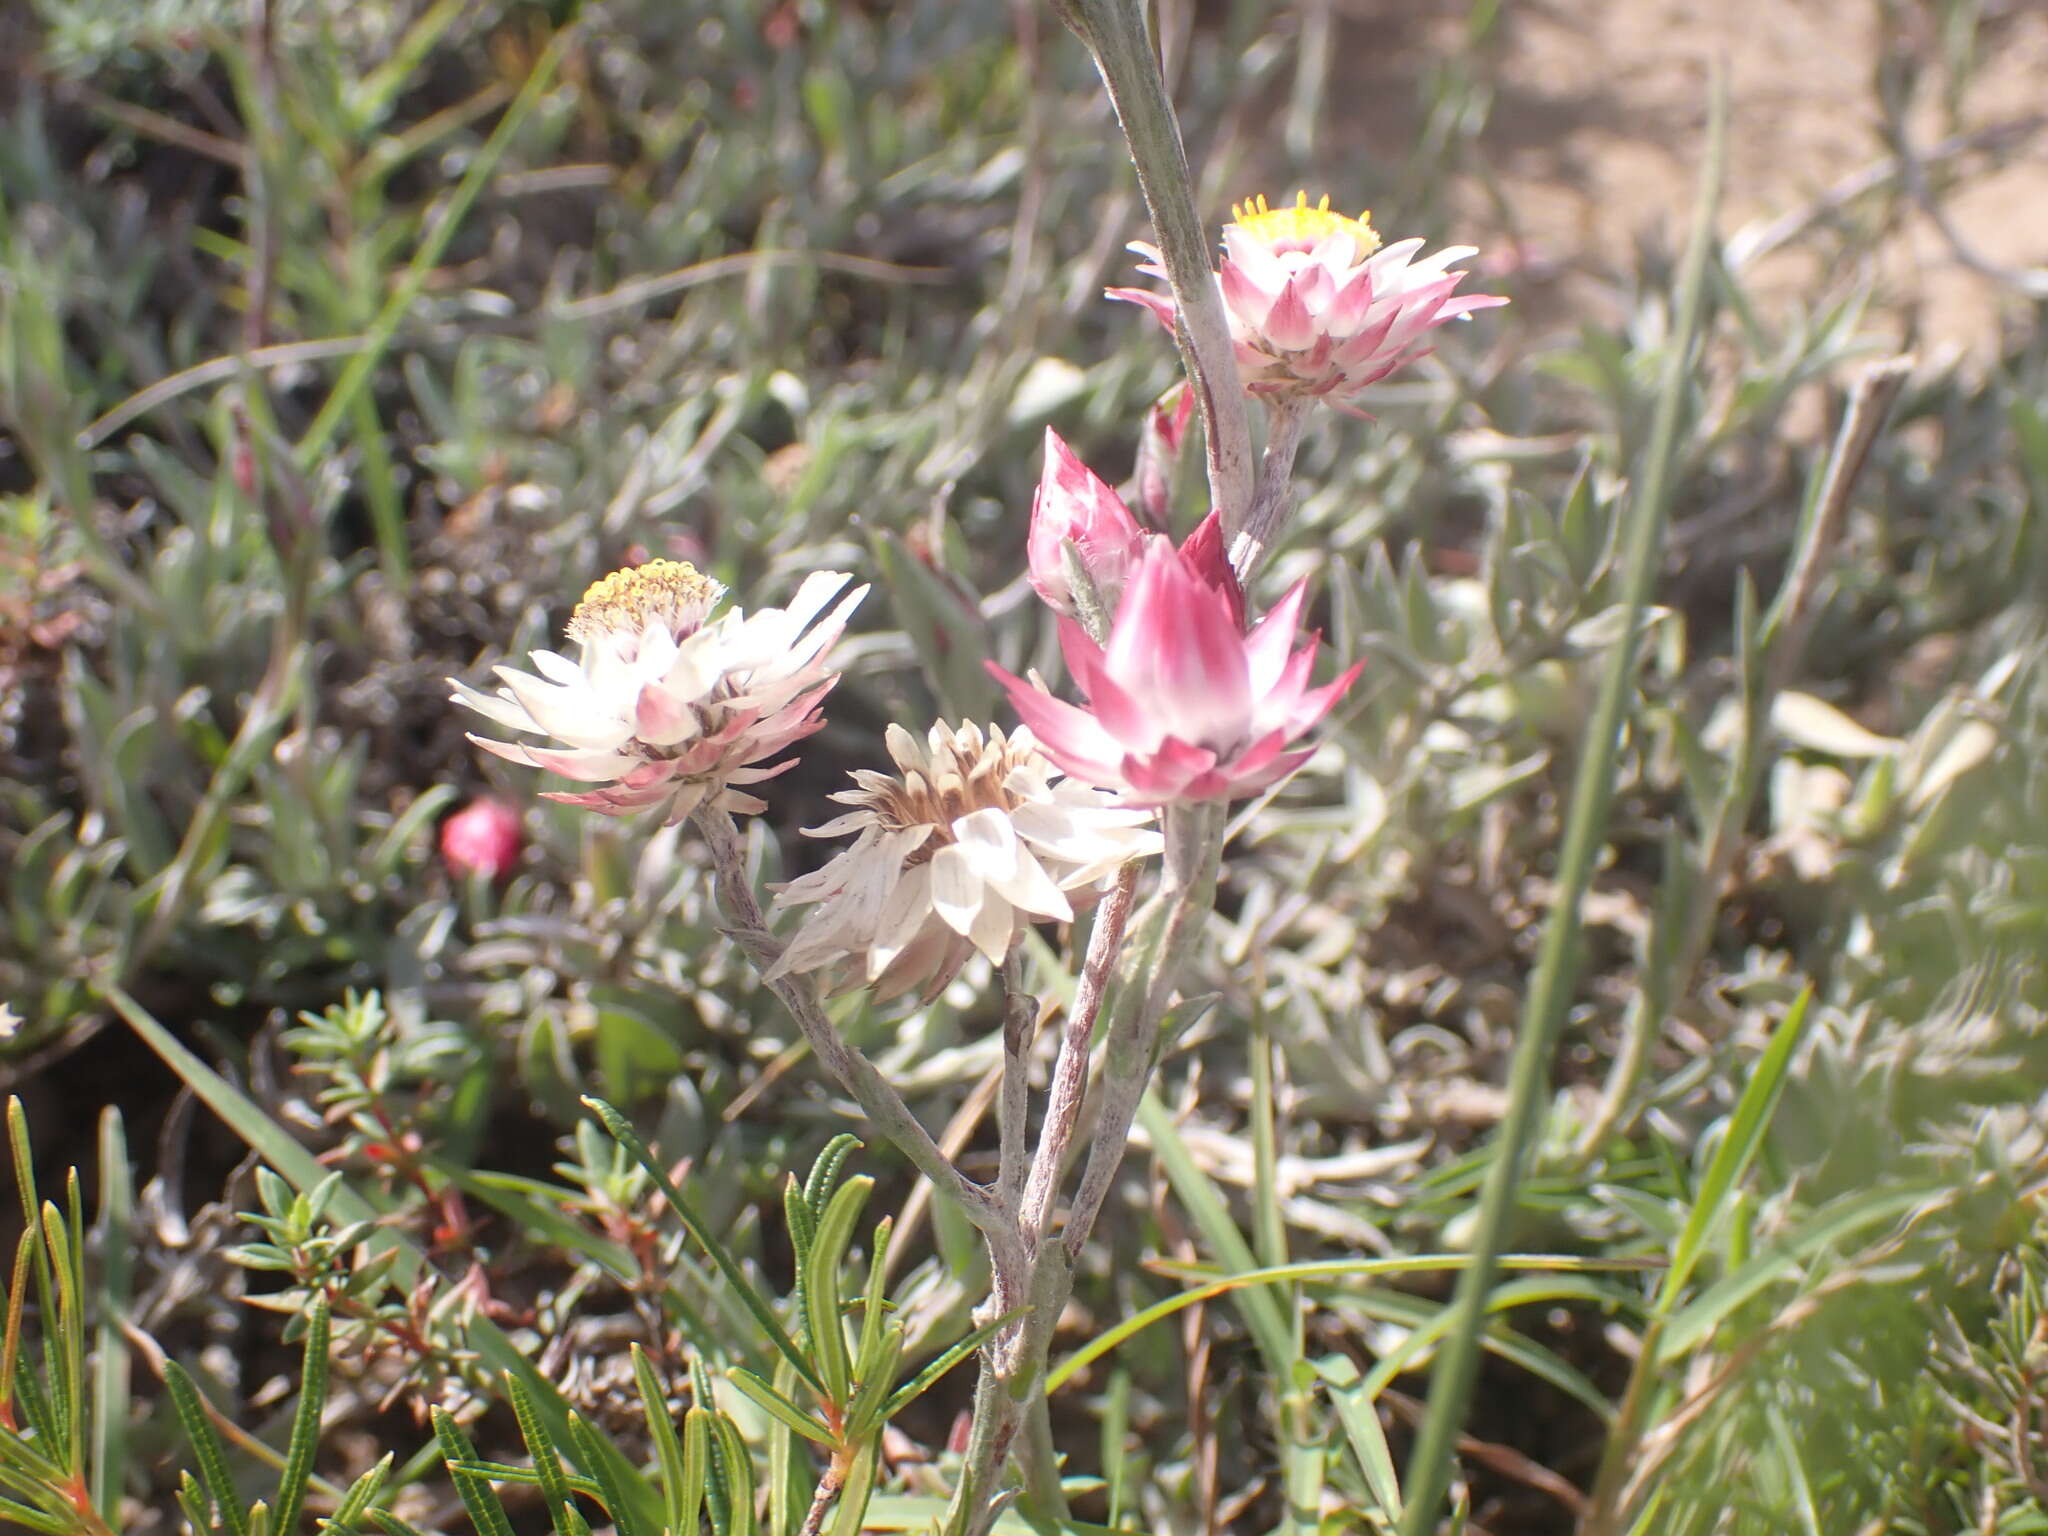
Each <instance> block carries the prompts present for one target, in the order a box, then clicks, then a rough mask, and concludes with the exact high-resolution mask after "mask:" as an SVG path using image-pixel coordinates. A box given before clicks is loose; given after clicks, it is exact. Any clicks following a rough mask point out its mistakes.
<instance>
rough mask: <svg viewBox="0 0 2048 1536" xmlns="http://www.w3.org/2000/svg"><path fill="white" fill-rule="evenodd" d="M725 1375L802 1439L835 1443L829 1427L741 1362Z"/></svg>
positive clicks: (826, 1443) (829, 1444)
mask: <svg viewBox="0 0 2048 1536" xmlns="http://www.w3.org/2000/svg"><path fill="white" fill-rule="evenodd" d="M725 1379H726V1380H727V1381H729V1382H731V1383H732V1384H733V1385H734V1386H735V1387H738V1388H739V1389H740V1391H741V1393H743V1394H744V1395H745V1396H746V1397H748V1398H750V1399H752V1400H753V1401H754V1402H755V1403H758V1404H759V1405H760V1406H761V1408H762V1410H763V1411H764V1412H766V1413H767V1414H768V1415H769V1417H771V1418H773V1419H775V1420H777V1421H778V1422H780V1423H783V1424H786V1425H788V1426H789V1427H790V1428H791V1429H793V1430H795V1431H796V1432H797V1433H798V1434H800V1435H802V1436H803V1437H804V1438H805V1439H806V1440H815V1441H817V1443H818V1444H820V1445H822V1446H825V1447H827V1448H830V1447H831V1446H833V1445H834V1444H835V1442H834V1440H833V1438H832V1431H831V1430H829V1429H827V1428H826V1427H825V1426H824V1425H822V1424H820V1423H819V1422H818V1421H817V1420H816V1419H814V1418H812V1417H811V1416H810V1415H809V1414H807V1413H805V1412H804V1411H803V1409H801V1408H799V1407H797V1405H796V1404H795V1403H792V1402H791V1401H790V1400H789V1399H788V1398H786V1397H784V1396H783V1395H782V1394H781V1393H780V1392H778V1391H776V1390H775V1388H773V1387H772V1386H770V1385H769V1384H768V1383H767V1382H765V1381H763V1380H762V1379H761V1378H760V1377H758V1376H756V1375H755V1374H754V1373H753V1372H752V1371H750V1370H748V1369H747V1368H746V1367H745V1366H740V1365H736V1366H734V1367H733V1368H732V1369H731V1370H729V1371H727V1372H726V1373H725Z"/></svg>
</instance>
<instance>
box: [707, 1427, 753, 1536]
mask: <svg viewBox="0 0 2048 1536" xmlns="http://www.w3.org/2000/svg"><path fill="white" fill-rule="evenodd" d="M710 1428H711V1446H712V1451H713V1453H714V1454H715V1455H716V1457H717V1459H718V1464H719V1467H720V1469H721V1470H722V1471H723V1472H724V1474H725V1486H726V1517H727V1519H728V1521H729V1522H730V1525H729V1527H728V1528H729V1529H730V1530H731V1532H732V1536H759V1532H760V1529H761V1522H760V1519H759V1517H758V1516H757V1515H756V1514H755V1513H754V1459H753V1458H752V1457H751V1456H749V1455H748V1454H747V1442H746V1441H744V1440H742V1439H741V1438H740V1431H739V1426H738V1425H737V1424H735V1423H733V1421H732V1420H731V1419H729V1418H727V1417H726V1416H725V1415H724V1414H722V1413H721V1414H715V1415H713V1417H712V1419H711V1425H710Z"/></svg>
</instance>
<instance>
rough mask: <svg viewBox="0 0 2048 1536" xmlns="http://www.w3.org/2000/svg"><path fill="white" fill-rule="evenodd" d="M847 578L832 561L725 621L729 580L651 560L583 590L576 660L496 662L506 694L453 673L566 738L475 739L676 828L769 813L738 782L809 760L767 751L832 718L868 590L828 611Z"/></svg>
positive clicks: (583, 801)
mask: <svg viewBox="0 0 2048 1536" xmlns="http://www.w3.org/2000/svg"><path fill="white" fill-rule="evenodd" d="M849 580H851V578H850V577H848V576H847V575H845V574H844V573H843V572H840V571H820V572H817V573H816V574H814V575H811V576H807V577H805V578H804V581H803V584H802V585H801V586H799V587H798V588H797V592H796V597H795V598H794V599H793V600H792V601H791V602H790V604H789V606H788V607H787V608H761V609H757V610H756V611H755V612H753V613H751V614H749V613H744V612H742V611H741V610H739V609H737V608H729V609H727V610H726V611H725V612H723V613H721V614H719V615H718V616H717V617H716V618H713V617H712V616H711V615H712V610H713V609H714V608H716V607H717V606H718V603H719V600H720V599H721V598H723V597H724V596H725V588H724V587H723V586H721V585H720V584H719V583H718V582H716V581H714V580H712V579H711V578H710V577H709V576H706V575H704V574H703V573H702V572H700V571H698V570H697V568H696V567H695V566H692V565H690V564H689V563H687V562H686V561H681V560H652V561H649V562H648V563H647V564H645V565H639V566H633V567H630V568H629V569H626V570H623V571H614V572H613V573H612V574H611V575H609V576H606V577H604V578H603V579H602V580H600V581H598V582H595V583H594V584H592V586H591V588H590V590H589V591H587V592H585V593H584V594H583V601H581V602H580V603H578V604H577V605H576V611H575V612H574V613H573V614H572V615H571V616H570V619H569V638H570V639H571V640H574V641H575V642H577V644H578V646H579V647H580V654H579V656H578V657H577V659H576V660H574V661H571V660H570V659H569V658H567V657H565V656H561V655H558V654H557V653H555V652H554V651H535V652H534V653H533V665H534V671H535V672H537V673H538V674H539V675H538V676H535V675H533V673H527V672H521V671H519V670H518V669H517V668H514V667H498V668H496V669H495V670H496V672H497V674H498V677H499V680H500V681H501V682H503V684H504V687H502V688H500V689H499V690H498V691H497V692H496V693H484V692H482V691H480V690H478V689H476V688H472V687H470V686H469V685H468V684H466V683H463V682H459V681H457V680H456V679H454V678H450V679H449V683H450V685H451V686H452V687H453V688H454V690H455V693H454V700H455V702H456V703H458V704H462V705H465V706H466V707H468V708H470V709H473V710H475V711H476V712H477V713H478V714H480V715H483V716H485V717H486V718H488V719H490V720H493V721H495V722H497V723H498V724H499V725H502V726H506V727H508V728H509V729H511V730H515V731H528V732H533V733H536V734H538V735H541V736H547V737H551V738H553V739H554V740H555V741H557V742H559V743H561V745H560V746H534V745H530V744H528V743H525V742H511V741H493V740H489V739H487V738H485V737H482V736H476V735H472V736H471V737H470V738H469V739H470V740H471V741H473V742H475V743H476V744H477V745H478V746H480V747H482V748H483V749H484V750H485V751H487V752H495V753H496V754H497V755H498V756H499V757H502V758H507V759H509V760H510V761H512V762H515V763H527V764H530V765H531V766H533V767H535V768H545V769H547V770H548V771H549V772H550V773H558V774H560V775H562V776H563V777H564V778H569V779H576V780H578V781H580V782H582V783H586V784H593V785H596V786H597V787H596V788H593V789H588V790H583V791H579V792H574V793H561V792H556V793H550V794H548V795H546V796H545V798H547V799H549V800H559V801H561V802H562V803H563V804H564V805H580V806H586V807H588V808H589V809H591V810H593V811H597V812H599V813H601V814H603V815H606V816H623V815H626V814H628V813H630V812H634V811H641V810H650V809H657V808H658V809H659V810H660V811H661V813H662V819H663V821H664V822H665V823H667V824H669V825H673V824H675V823H676V822H679V821H681V820H682V819H683V818H684V817H686V816H688V815H689V814H690V813H691V812H692V811H694V810H696V809H697V808H698V807H699V806H700V805H706V804H709V805H712V806H716V807H719V808H721V809H724V810H727V811H762V810H765V809H767V805H766V802H764V801H762V800H759V799H757V798H755V797H754V796H753V795H750V794H747V793H746V792H745V791H743V790H741V789H738V788H736V787H735V786H737V785H743V784H756V783H759V782H760V781H761V780H763V779H768V778H773V777H774V776H775V775H776V774H778V773H781V772H783V771H784V770H786V769H788V768H790V767H792V766H793V765H794V764H795V762H796V759H795V758H786V759H784V760H783V761H782V762H779V763H768V762H767V761H766V760H767V759H769V758H771V757H774V756H775V755H776V754H777V753H778V752H781V751H782V750H783V749H784V748H786V747H788V746H790V745H791V744H792V743H794V742H797V741H800V740H802V739H803V738H804V737H806V736H808V735H810V734H811V733H812V732H813V731H815V730H817V729H818V728H819V727H820V726H822V725H823V724H824V720H823V718H822V717H821V716H820V714H819V703H820V701H821V700H823V698H824V697H825V695H826V694H827V693H829V692H830V691H831V689H832V685H833V684H834V683H836V682H838V681H839V674H838V673H836V672H833V671H830V670H829V669H828V667H827V665H826V657H827V654H828V653H829V652H830V650H831V648H832V645H833V643H834V642H835V641H837V640H838V638H839V635H840V632H841V631H842V630H843V629H844V628H845V627H846V618H847V615H848V614H850V613H851V612H852V611H853V608H854V605H855V604H857V603H858V602H859V601H860V600H861V598H862V597H863V596H865V595H866V593H867V590H868V589H867V588H866V587H865V586H862V587H856V588H855V589H854V590H853V591H852V592H849V593H847V594H846V596H845V597H843V598H841V599H840V601H839V603H838V605H837V606H836V607H834V608H833V609H832V611H831V612H830V613H827V614H825V616H824V617H823V618H822V619H820V618H818V615H819V614H820V613H821V612H823V610H824V608H825V605H826V604H827V603H829V602H831V601H832V599H833V598H834V597H835V596H837V595H838V593H839V592H840V590H841V589H842V588H843V587H845V585H846V583H847V582H848V581H849ZM813 620H816V621H817V622H815V623H813V622H812V621H813Z"/></svg>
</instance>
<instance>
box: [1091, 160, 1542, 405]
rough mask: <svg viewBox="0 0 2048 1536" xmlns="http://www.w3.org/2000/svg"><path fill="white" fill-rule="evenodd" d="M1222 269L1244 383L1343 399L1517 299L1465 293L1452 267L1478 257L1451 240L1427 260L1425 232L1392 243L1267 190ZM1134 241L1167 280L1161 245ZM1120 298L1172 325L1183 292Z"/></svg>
mask: <svg viewBox="0 0 2048 1536" xmlns="http://www.w3.org/2000/svg"><path fill="white" fill-rule="evenodd" d="M1231 214H1232V222H1230V223H1229V224H1227V225H1225V226H1224V229H1223V263H1222V267H1221V270H1219V271H1218V273H1217V275H1216V280H1217V283H1218V284H1219V286H1220V288H1221V290H1222V294H1223V305H1224V310H1225V312H1226V314H1227V316H1228V318H1229V321H1230V336H1231V340H1232V341H1233V342H1234V343H1235V344H1236V351H1237V363H1238V371H1239V375H1240V377H1241V378H1242V379H1243V381H1244V386H1245V388H1246V389H1247V390H1249V391H1251V392H1252V393H1253V394H1263V395H1291V396H1302V397H1308V398H1315V397H1319V396H1328V397H1332V398H1334V399H1337V400H1343V399H1346V398H1348V397H1349V396H1352V395H1355V394H1357V393H1358V392H1359V391H1360V390H1362V389H1364V388H1366V387H1367V386H1368V385H1371V384H1375V383H1377V382H1378V381H1379V380H1381V379H1383V378H1385V377H1386V376H1387V375H1388V374H1390V373H1392V372H1393V371H1394V370H1395V369H1397V368H1400V367H1402V366H1403V365H1404V364H1407V363H1411V362H1413V361H1415V360H1416V359H1417V358H1419V357H1422V356H1423V355H1424V354H1425V353H1427V352H1428V350H1429V348H1428V346H1427V345H1426V343H1427V340H1428V335H1429V332H1431V331H1432V330H1434V329H1436V327H1438V326H1440V325H1442V324H1444V323H1445V322H1446V321H1449V320H1456V319H1459V318H1461V317H1463V316H1465V315H1469V314H1471V313H1473V312H1474V311H1475V310H1481V309H1491V308H1493V307H1495V306H1496V305H1500V304H1505V303H1507V302H1508V301H1507V300H1506V299H1505V298H1503V297H1501V296H1500V295H1498V294H1487V293H1482V294H1466V295H1462V296H1454V295H1453V290H1454V289H1455V288H1456V287H1457V286H1458V284H1459V283H1460V282H1462V281H1463V280H1464V277H1465V274H1464V273H1463V272H1453V271H1451V270H1450V268H1451V267H1452V266H1453V265H1455V264H1456V263H1458V262H1460V261H1463V260H1464V259H1465V258H1467V257H1469V256H1472V255H1475V254H1477V252H1476V249H1475V248H1474V247H1472V246H1469V245H1454V246H1446V247H1445V248H1444V249H1443V250H1440V251H1437V252H1435V253H1433V254H1431V255H1429V256H1426V257H1422V258H1421V259H1420V260H1417V259H1416V257H1417V255H1418V253H1419V252H1420V251H1421V249H1422V244H1423V243H1422V241H1420V240H1397V241H1395V242H1394V244H1392V245H1389V246H1384V247H1383V246H1382V245H1381V244H1380V237H1379V235H1378V234H1376V233H1375V232H1374V230H1373V227H1372V225H1371V224H1370V223H1369V222H1367V219H1368V217H1369V216H1368V215H1366V214H1360V215H1359V216H1358V217H1357V218H1355V219H1352V218H1346V217H1345V216H1344V215H1343V214H1341V213H1335V212H1332V211H1331V209H1330V200H1329V198H1327V197H1325V198H1323V199H1322V201H1321V203H1320V204H1318V205H1317V206H1315V207H1310V206H1309V201H1308V194H1307V193H1306V192H1302V193H1298V194H1297V195H1296V199H1295V205H1294V206H1293V207H1291V208H1290V207H1286V206H1284V205H1283V206H1281V207H1279V208H1268V207H1267V206H1266V200H1265V199H1264V198H1263V197H1261V198H1257V199H1255V200H1253V201H1251V202H1248V203H1241V204H1239V205H1238V206H1236V207H1234V208H1233V209H1231ZM1131 249H1132V250H1134V251H1136V252H1137V253H1138V254H1139V255H1141V256H1143V257H1144V258H1145V261H1144V263H1143V264H1142V265H1140V266H1139V268H1138V270H1139V271H1140V272H1143V273H1145V274H1146V275H1147V276H1151V277H1159V278H1163V277H1165V275H1166V272H1165V268H1164V267H1163V266H1162V265H1161V264H1160V257H1159V252H1158V251H1157V249H1155V248H1154V247H1152V246H1150V245H1146V244H1144V243H1142V242H1136V243H1133V245H1132V246H1131ZM1109 296H1110V297H1111V298H1115V299H1126V300H1129V301H1131V302H1132V303H1137V304H1143V305H1144V306H1145V307H1146V308H1148V309H1150V310H1151V311H1152V312H1153V313H1154V314H1155V315H1157V316H1158V317H1159V318H1160V320H1161V322H1162V323H1164V324H1165V325H1166V326H1167V327H1168V328H1169V329H1171V328H1172V327H1173V325H1174V322H1175V314H1176V312H1175V308H1174V302H1173V297H1172V295H1170V294H1162V293H1158V292H1155V291H1152V290H1149V289H1140V288H1112V289H1110V290H1109Z"/></svg>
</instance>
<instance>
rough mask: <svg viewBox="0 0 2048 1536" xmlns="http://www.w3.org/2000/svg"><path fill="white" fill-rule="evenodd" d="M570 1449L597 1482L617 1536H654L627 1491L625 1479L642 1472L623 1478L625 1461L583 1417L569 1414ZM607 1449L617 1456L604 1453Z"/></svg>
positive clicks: (627, 1472) (628, 1474)
mask: <svg viewBox="0 0 2048 1536" xmlns="http://www.w3.org/2000/svg"><path fill="white" fill-rule="evenodd" d="M569 1448H570V1449H571V1450H573V1451H574V1452H575V1453H576V1459H577V1460H578V1461H579V1462H581V1463H582V1464H583V1470H584V1471H585V1472H588V1473H589V1474H590V1476H591V1477H592V1479H594V1480H595V1481H596V1483H597V1486H598V1489H599V1496H600V1497H601V1498H602V1499H603V1500H604V1508H605V1513H606V1514H608V1515H610V1516H611V1517H612V1525H613V1526H614V1527H615V1529H616V1531H617V1536H653V1533H652V1532H651V1531H650V1530H649V1529H648V1528H647V1526H646V1525H645V1524H644V1523H643V1522H642V1520H641V1518H640V1512H639V1508H638V1506H637V1505H636V1504H635V1503H634V1501H633V1500H632V1498H631V1497H630V1496H629V1495H628V1494H627V1491H626V1477H627V1476H631V1477H635V1478H637V1477H638V1476H639V1473H637V1472H634V1471H632V1470H631V1469H630V1468H628V1469H627V1471H626V1473H625V1475H624V1476H622V1475H621V1472H620V1468H621V1466H622V1464H623V1463H624V1458H623V1457H621V1456H619V1455H618V1454H616V1451H615V1450H614V1448H613V1447H611V1446H610V1445H608V1444H607V1443H606V1441H605V1440H604V1437H603V1436H601V1435H599V1434H598V1432H597V1431H596V1430H594V1429H592V1428H591V1427H590V1426H589V1425H588V1424H586V1423H585V1422H584V1421H583V1417H582V1415H580V1414H575V1413H572V1414H570V1415H569ZM608 1450H612V1451H613V1452H614V1453H613V1454H611V1455H607V1454H605V1453H606V1452H607V1451H608Z"/></svg>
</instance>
